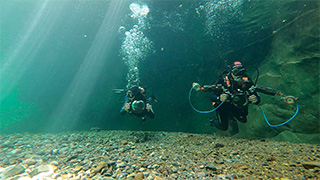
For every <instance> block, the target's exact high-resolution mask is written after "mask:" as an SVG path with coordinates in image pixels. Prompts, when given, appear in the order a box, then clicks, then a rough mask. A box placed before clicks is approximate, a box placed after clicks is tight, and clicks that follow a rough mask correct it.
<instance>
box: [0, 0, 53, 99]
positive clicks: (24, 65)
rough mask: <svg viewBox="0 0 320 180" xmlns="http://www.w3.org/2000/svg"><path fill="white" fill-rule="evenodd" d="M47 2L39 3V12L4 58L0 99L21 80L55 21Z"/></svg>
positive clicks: (0, 81)
mask: <svg viewBox="0 0 320 180" xmlns="http://www.w3.org/2000/svg"><path fill="white" fill-rule="evenodd" d="M49 1H50V0H45V1H43V2H41V3H42V4H41V5H40V6H41V7H40V9H39V10H38V9H37V11H38V12H37V13H36V15H35V16H34V17H33V18H32V19H31V20H30V21H27V22H30V25H29V26H28V28H27V29H26V31H25V33H24V32H23V33H22V38H21V40H20V41H19V42H17V45H15V46H14V47H15V48H14V49H13V50H12V53H10V54H9V55H8V58H4V59H5V60H4V62H3V64H2V67H1V69H0V83H1V88H0V90H1V93H0V99H3V98H5V97H6V96H7V95H8V94H9V93H10V91H11V90H12V88H13V87H14V86H15V84H16V82H17V81H18V80H20V79H21V77H22V76H23V74H24V72H25V71H26V70H27V69H28V68H29V67H30V64H32V62H33V61H34V59H35V56H36V55H37V52H38V51H39V48H38V47H41V44H42V43H43V42H45V40H46V36H47V33H48V32H49V31H50V29H51V27H52V25H53V24H54V21H55V20H56V16H52V13H53V10H52V8H49V7H50V4H49Z"/></svg>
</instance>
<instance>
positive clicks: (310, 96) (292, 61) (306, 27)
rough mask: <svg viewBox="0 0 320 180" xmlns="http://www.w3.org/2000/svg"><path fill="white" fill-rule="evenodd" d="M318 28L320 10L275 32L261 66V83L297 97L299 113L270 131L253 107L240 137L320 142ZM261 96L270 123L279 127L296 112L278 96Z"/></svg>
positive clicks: (319, 25) (311, 12) (319, 54)
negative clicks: (284, 123)
mask: <svg viewBox="0 0 320 180" xmlns="http://www.w3.org/2000/svg"><path fill="white" fill-rule="evenodd" d="M319 27H320V23H319V10H314V11H310V12H309V13H308V12H307V14H306V15H304V17H303V18H296V19H295V20H294V21H293V22H292V23H291V24H289V25H288V26H287V27H285V28H283V29H281V31H277V32H274V35H273V41H272V47H271V51H270V54H269V55H268V56H267V58H266V59H265V60H264V62H263V63H262V64H261V66H260V67H259V69H260V79H259V81H258V84H259V85H262V86H267V87H272V88H274V89H276V90H278V91H280V92H282V93H284V94H285V95H293V96H295V97H298V98H299V99H298V101H297V103H298V104H299V106H300V112H299V114H298V115H297V116H296V118H295V119H293V120H292V121H291V122H289V123H288V124H286V125H284V126H281V127H276V128H271V127H269V126H268V125H267V123H265V122H264V120H263V119H264V118H263V116H262V113H261V112H260V110H259V108H258V107H257V106H251V110H250V111H251V112H250V115H249V122H248V124H247V125H245V126H243V128H245V130H244V131H243V132H242V133H241V135H240V136H247V137H248V136H249V137H273V139H275V140H285V141H293V142H310V143H319V142H320V132H319V129H320V124H319V118H320V113H319V62H320V61H319V60H320V53H319V47H320V44H319V42H320V35H319V34H320V33H319ZM261 96H262V99H263V100H262V103H261V104H260V105H261V107H262V108H263V109H264V110H265V112H266V116H267V118H268V120H269V121H270V123H271V124H280V123H282V122H284V121H286V120H287V119H289V118H290V117H291V116H293V114H294V113H295V110H296V107H295V105H287V104H286V103H284V102H283V101H282V100H281V99H280V98H279V97H272V96H267V95H261Z"/></svg>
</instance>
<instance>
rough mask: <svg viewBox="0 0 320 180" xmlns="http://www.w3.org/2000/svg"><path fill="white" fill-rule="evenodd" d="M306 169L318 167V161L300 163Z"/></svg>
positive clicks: (319, 164) (319, 165) (319, 163)
mask: <svg viewBox="0 0 320 180" xmlns="http://www.w3.org/2000/svg"><path fill="white" fill-rule="evenodd" d="M301 164H302V166H303V167H304V168H306V169H313V168H315V167H320V162H318V161H306V162H302V163H301Z"/></svg>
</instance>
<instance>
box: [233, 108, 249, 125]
mask: <svg viewBox="0 0 320 180" xmlns="http://www.w3.org/2000/svg"><path fill="white" fill-rule="evenodd" d="M247 115H248V107H245V108H243V109H237V108H235V110H234V111H233V117H234V119H236V120H237V121H239V122H242V123H246V122H247V121H248V120H247Z"/></svg>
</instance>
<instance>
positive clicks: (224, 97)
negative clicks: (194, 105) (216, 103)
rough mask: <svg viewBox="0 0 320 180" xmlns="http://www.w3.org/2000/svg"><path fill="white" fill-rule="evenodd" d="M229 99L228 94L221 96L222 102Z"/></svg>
mask: <svg viewBox="0 0 320 180" xmlns="http://www.w3.org/2000/svg"><path fill="white" fill-rule="evenodd" d="M227 99H228V95H227V94H221V95H220V101H221V102H225V101H226V100H227Z"/></svg>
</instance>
